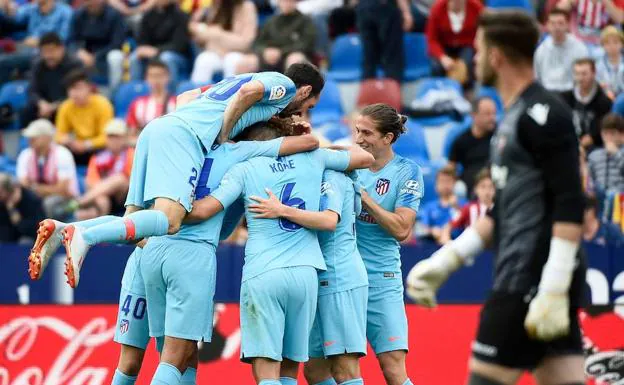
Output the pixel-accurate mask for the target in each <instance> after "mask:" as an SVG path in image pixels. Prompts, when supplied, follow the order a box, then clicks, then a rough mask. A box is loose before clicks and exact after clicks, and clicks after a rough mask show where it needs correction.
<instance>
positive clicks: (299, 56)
mask: <svg viewBox="0 0 624 385" xmlns="http://www.w3.org/2000/svg"><path fill="white" fill-rule="evenodd" d="M487 6H490V7H522V8H524V9H525V10H526V11H527V12H529V13H532V14H534V15H535V17H537V18H538V19H539V20H540V21H541V22H542V26H543V40H542V43H541V44H540V46H539V47H538V49H537V51H536V54H535V71H536V77H537V79H538V80H539V81H540V82H541V83H542V84H543V85H544V86H545V87H546V88H547V89H549V90H552V91H556V92H558V93H560V95H561V97H562V98H563V100H565V102H566V103H567V104H568V105H569V106H570V108H571V109H572V110H573V113H574V124H575V126H576V130H577V135H578V137H579V142H580V154H581V168H582V170H581V174H582V176H583V183H584V189H585V192H586V195H587V208H586V215H585V226H584V235H583V236H584V239H585V240H586V241H590V242H597V243H599V244H606V243H613V242H624V236H623V235H622V231H623V230H624V93H622V92H623V91H624V56H623V51H622V50H623V45H624V35H623V34H622V32H621V23H622V22H624V2H622V1H620V0H546V1H545V0H537V1H534V2H531V1H528V0H488V1H487V2H486V3H485V4H484V3H481V1H480V0H433V1H431V0H411V1H408V0H397V1H396V4H394V2H387V1H377V0H359V2H358V1H357V0H355V1H354V0H345V1H342V0H301V1H296V0H272V1H269V0H256V1H251V0H227V1H226V0H181V1H180V2H178V1H177V0H126V1H124V0H77V1H73V2H71V3H66V2H64V1H62V0H33V1H32V2H28V1H24V0H18V1H17V2H16V1H12V0H0V86H1V90H0V128H1V129H2V133H3V135H2V138H4V139H5V140H4V145H3V146H2V143H0V146H1V147H2V149H1V150H0V155H1V158H0V159H1V160H0V171H2V173H1V174H0V202H1V204H0V242H18V241H24V240H27V241H29V242H32V239H33V237H34V236H35V231H36V228H37V227H36V224H37V223H38V221H39V220H41V219H43V218H45V217H51V218H55V219H59V220H63V221H68V220H73V219H77V220H84V219H88V218H94V217H96V216H100V215H105V214H108V213H119V212H121V211H123V203H124V200H125V195H126V193H127V191H128V181H129V173H130V169H131V165H132V159H133V147H134V145H135V143H136V140H137V137H138V135H139V133H140V132H141V129H142V128H143V127H145V125H146V124H147V123H148V122H150V121H151V120H153V119H155V118H157V117H159V116H162V115H164V114H167V113H168V112H170V111H173V110H174V109H175V100H176V99H175V96H176V94H179V93H180V92H182V91H185V90H188V89H191V88H195V87H197V86H203V85H208V84H212V83H214V82H216V81H218V80H220V79H221V78H223V77H229V76H232V75H236V74H239V73H245V72H255V71H266V70H270V71H280V72H281V71H283V70H284V69H285V68H286V67H288V66H289V65H290V64H292V63H295V62H299V61H304V60H307V61H311V62H314V63H315V64H318V65H319V66H320V67H321V68H323V69H325V70H326V71H327V80H328V81H327V85H326V89H325V90H324V91H323V94H322V96H321V102H320V103H319V105H318V106H317V108H316V109H315V110H313V111H310V112H309V114H307V115H306V116H303V118H304V119H307V120H309V121H310V122H311V123H312V125H313V128H314V132H315V133H316V134H317V135H318V136H320V137H322V138H323V140H324V141H332V142H339V143H345V142H350V141H352V139H351V135H350V125H351V124H352V121H353V118H354V116H356V115H357V111H358V108H359V107H361V106H364V105H366V104H370V103H373V102H385V103H388V104H390V105H393V106H395V107H398V108H400V109H402V110H403V111H405V112H406V113H407V114H408V115H410V116H411V119H410V121H411V122H412V124H411V125H410V124H408V128H409V131H408V133H407V134H406V135H405V137H402V138H401V140H399V142H398V143H397V147H398V148H397V153H399V154H400V155H403V156H406V157H409V158H412V159H414V160H415V161H416V162H417V163H418V164H420V165H421V166H422V167H423V170H428V172H429V175H430V177H429V178H426V186H425V187H426V193H425V200H424V201H423V202H425V203H424V204H423V206H422V208H421V210H420V212H419V214H418V220H417V225H416V227H415V228H414V236H413V237H412V238H411V239H410V240H408V241H407V242H416V241H417V239H418V238H428V239H433V240H434V241H436V242H438V243H439V244H444V243H446V242H448V241H449V240H451V239H452V238H453V237H454V236H455V235H457V234H458V233H460V232H461V230H462V229H463V228H465V227H466V226H468V225H469V224H470V223H473V222H474V221H475V220H476V219H477V218H479V217H480V216H483V215H485V212H486V210H487V208H488V207H490V206H491V205H492V204H493V200H494V190H495V189H494V185H493V183H492V180H491V178H490V176H489V173H488V172H487V169H486V167H487V164H488V159H489V151H490V148H489V146H490V138H491V137H492V135H493V132H494V131H495V130H496V125H497V122H498V121H500V118H501V115H502V113H503V111H502V104H501V102H500V99H499V98H498V96H497V95H496V94H495V92H494V91H493V90H491V89H487V88H484V87H480V86H479V85H478V84H475V82H474V77H473V75H472V74H473V64H472V63H473V56H474V53H475V51H474V47H473V41H474V37H475V33H476V28H477V25H476V21H477V16H478V15H479V13H481V12H482V11H483V9H484V8H485V7H487ZM399 20H400V21H402V22H398V21H399ZM16 129H20V130H21V131H16ZM16 132H19V134H20V136H21V138H20V139H19V140H12V139H14V137H15V135H14V134H15V133H16ZM440 148H443V150H439V149H440ZM245 237H246V235H245V228H244V225H242V226H240V227H239V229H238V231H236V232H235V233H234V234H233V236H232V237H231V238H230V239H229V241H231V242H237V243H240V244H244V242H245V239H246V238H245Z"/></svg>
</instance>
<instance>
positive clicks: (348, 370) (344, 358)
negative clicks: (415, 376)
mask: <svg viewBox="0 0 624 385" xmlns="http://www.w3.org/2000/svg"><path fill="white" fill-rule="evenodd" d="M329 361H330V362H331V374H332V377H334V380H336V382H337V383H338V384H342V383H343V382H347V381H351V380H354V379H357V378H361V377H362V375H361V374H360V356H359V355H358V354H340V355H337V356H331V357H329ZM406 377H407V375H406ZM403 382H405V381H403Z"/></svg>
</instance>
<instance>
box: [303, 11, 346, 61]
mask: <svg viewBox="0 0 624 385" xmlns="http://www.w3.org/2000/svg"><path fill="white" fill-rule="evenodd" d="M343 4H344V1H343V0H298V1H297V9H298V10H299V12H301V13H303V14H304V15H307V16H309V17H310V18H311V19H312V21H313V22H314V26H315V27H316V51H317V52H318V53H321V54H322V55H326V54H327V53H328V52H329V25H328V23H329V15H330V13H331V12H332V11H333V10H334V9H336V8H340V7H341V6H342V5H343Z"/></svg>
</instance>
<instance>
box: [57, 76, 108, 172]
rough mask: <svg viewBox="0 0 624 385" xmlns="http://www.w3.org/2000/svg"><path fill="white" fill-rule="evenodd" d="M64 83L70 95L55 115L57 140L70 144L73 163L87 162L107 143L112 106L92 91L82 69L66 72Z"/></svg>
mask: <svg viewBox="0 0 624 385" xmlns="http://www.w3.org/2000/svg"><path fill="white" fill-rule="evenodd" d="M65 87H66V88H67V94H68V96H69V98H68V99H67V100H66V101H64V102H63V104H61V106H60V107H59V110H58V113H57V115H56V128H57V132H56V141H57V142H58V143H59V144H62V145H64V146H67V147H68V148H69V150H70V151H71V152H72V154H74V159H75V160H76V164H79V165H86V164H87V163H88V162H89V158H91V155H93V154H94V153H95V152H96V151H97V150H99V149H101V148H104V146H105V145H106V133H105V132H104V127H106V124H107V123H108V122H109V121H110V120H111V119H112V118H113V106H112V105H111V103H110V102H109V101H108V99H106V98H105V97H104V96H102V95H98V94H94V93H93V91H92V90H93V88H92V85H91V83H90V82H89V78H88V77H87V74H86V73H85V72H84V71H81V70H76V71H72V72H71V73H69V74H68V75H67V77H66V79H65Z"/></svg>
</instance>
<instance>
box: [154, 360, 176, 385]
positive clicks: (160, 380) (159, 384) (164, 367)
mask: <svg viewBox="0 0 624 385" xmlns="http://www.w3.org/2000/svg"><path fill="white" fill-rule="evenodd" d="M180 378H182V373H180V371H179V370H178V368H176V367H175V366H173V365H171V364H168V363H166V362H161V363H160V364H158V368H156V373H154V377H152V382H151V385H179V384H180Z"/></svg>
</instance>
